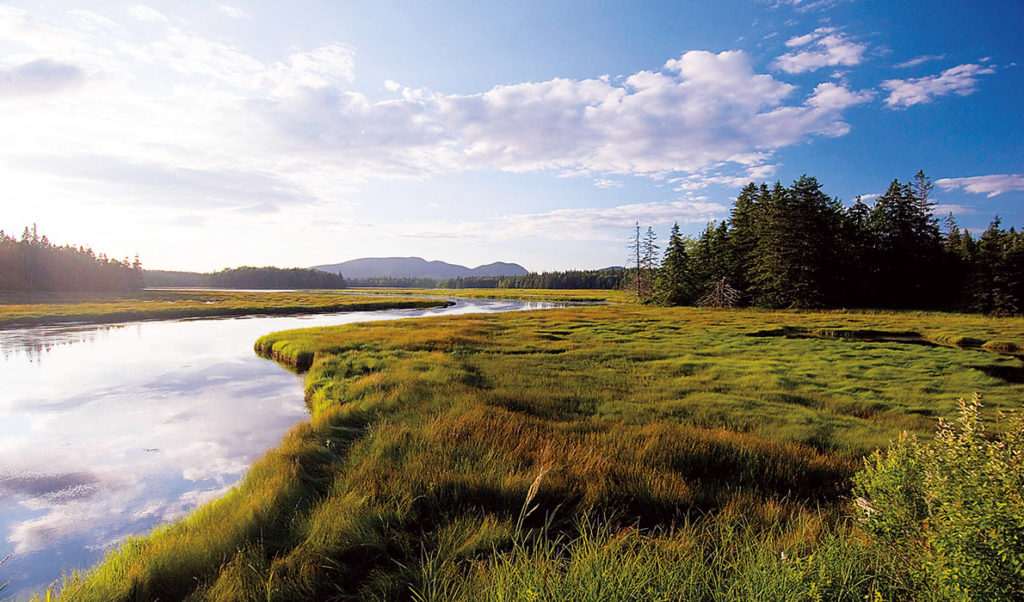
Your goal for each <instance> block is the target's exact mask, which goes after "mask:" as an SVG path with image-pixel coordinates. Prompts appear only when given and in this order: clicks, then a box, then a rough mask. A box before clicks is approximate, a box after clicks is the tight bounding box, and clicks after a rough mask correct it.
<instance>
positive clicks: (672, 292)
mask: <svg viewBox="0 0 1024 602" xmlns="http://www.w3.org/2000/svg"><path fill="white" fill-rule="evenodd" d="M655 297H656V299H657V301H658V302H659V303H661V304H662V305H690V304H692V303H693V302H694V301H695V299H696V289H695V286H694V282H693V274H692V270H691V267H690V257H689V254H688V253H687V252H686V240H685V239H684V238H683V236H682V235H681V234H680V233H679V224H678V223H677V224H674V225H673V226H672V233H671V234H670V235H669V239H668V246H666V247H665V258H664V260H663V261H662V262H661V270H660V271H659V272H658V279H657V282H656V286H655Z"/></svg>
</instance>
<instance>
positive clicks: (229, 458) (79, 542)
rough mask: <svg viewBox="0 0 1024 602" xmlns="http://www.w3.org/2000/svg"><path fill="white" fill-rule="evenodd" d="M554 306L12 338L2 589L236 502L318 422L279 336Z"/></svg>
mask: <svg viewBox="0 0 1024 602" xmlns="http://www.w3.org/2000/svg"><path fill="white" fill-rule="evenodd" d="M551 306H552V305H551V304H539V303H520V302H505V301H460V302H459V303H458V304H457V305H455V306H453V307H448V308H443V309H429V310H385V311H375V312H353V313H345V314H324V315H314V316H285V317H270V316H267V317H245V318H230V319H204V320H179V321H153V322H133V323H128V324H116V325H105V326H50V327H37V328H24V329H12V330H0V559H2V558H3V557H4V556H7V555H8V554H10V553H13V556H12V557H11V558H10V560H8V561H7V563H6V564H4V565H3V566H0V584H2V583H3V582H5V581H8V580H9V581H10V585H9V586H8V588H7V589H6V590H4V592H3V594H2V596H4V597H7V596H10V595H14V596H15V597H17V598H23V597H26V596H27V595H28V594H29V593H31V592H33V591H36V592H37V591H38V590H39V589H40V588H42V587H45V586H46V585H47V584H49V583H51V582H52V581H53V580H55V579H56V578H57V577H58V576H59V575H60V573H61V572H62V571H70V570H72V569H81V568H88V567H89V566H90V565H91V564H93V563H94V562H95V561H97V560H98V559H100V558H101V557H102V556H103V554H104V552H106V551H107V550H109V549H110V548H111V547H112V546H114V545H115V544H117V543H118V542H119V541H121V540H123V539H124V538H125V537H126V536H128V535H131V534H135V533H142V532H145V531H148V530H149V529H151V528H152V527H153V526H154V525H156V524H157V523H160V522H165V521H169V520H173V519H175V518H179V517H181V516H183V515H184V514H186V513H188V512H189V511H190V510H192V509H193V508H195V507H196V506H197V505H198V504H201V503H203V502H205V501H207V500H209V499H211V498H215V497H217V496H219V495H221V494H223V493H224V492H225V491H226V490H227V489H229V488H230V487H231V486H232V485H233V484H234V483H235V482H236V481H237V480H238V479H239V477H241V476H242V474H243V472H244V471H245V469H246V468H247V467H248V466H249V464H250V463H251V462H252V461H253V460H255V459H256V458H258V457H259V456H261V455H262V454H263V453H264V452H265V451H266V450H267V449H268V448H270V447H273V446H274V445H276V444H277V442H278V441H279V440H280V438H281V436H282V435H283V434H284V432H285V431H286V430H287V429H288V428H289V427H290V426H292V425H293V424H295V423H296V422H298V421H300V420H302V419H304V418H306V417H307V416H308V414H307V411H306V407H305V405H304V404H303V400H302V379H301V377H299V376H296V375H294V374H291V373H290V372H287V371H286V370H284V369H282V368H281V367H280V366H278V365H277V364H275V363H274V362H272V361H269V360H264V359H261V358H259V357H258V356H256V355H255V353H253V350H252V346H253V343H254V342H255V341H256V339H257V338H258V337H260V336H261V335H264V334H267V333H269V332H273V331H276V330H284V329H289V328H304V327H310V326H326V325H332V324H347V323H352V322H365V321H370V320H390V319H399V318H411V317H419V316H428V315H446V314H458V313H471V312H494V311H512V310H521V309H539V308H543V307H551Z"/></svg>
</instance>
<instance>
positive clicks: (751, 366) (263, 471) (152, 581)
mask: <svg viewBox="0 0 1024 602" xmlns="http://www.w3.org/2000/svg"><path fill="white" fill-rule="evenodd" d="M787 334H789V335H792V336H786V335H787ZM911 335H913V336H911ZM907 339H914V340H913V341H911V340H907ZM920 341H925V342H928V343H930V344H928V345H925V344H916V343H917V342H920ZM1022 346H1024V319H1021V318H993V317H985V316H978V315H949V314H937V313H925V312H900V313H893V312H801V311H768V310H755V309H746V310H712V309H696V308H668V309H666V308H658V307H649V306H639V305H624V304H614V305H608V306H601V307H586V308H565V309H555V310H546V311H543V312H524V313H512V314H490V315H467V316H457V317H443V318H431V319H425V320H414V321H407V322H404V323H402V324H397V323H369V324H362V325H352V326H343V327H331V328H318V329H306V330H295V331H288V332H282V333H274V334H269V335H267V336H264V337H262V338H260V339H259V341H258V342H257V343H256V349H257V351H258V352H259V353H261V354H264V355H267V356H273V357H275V358H277V359H278V360H279V361H281V362H282V363H285V364H288V365H291V366H293V367H302V368H304V367H306V366H307V365H308V373H307V374H306V385H305V386H306V401H307V405H308V406H309V409H310V412H311V414H312V417H311V419H310V421H309V422H307V423H303V424H301V425H299V426H297V427H295V428H293V429H292V431H290V433H289V434H288V435H287V436H286V437H285V438H284V440H283V441H282V443H281V445H280V446H278V447H277V448H276V449H274V450H272V451H271V452H270V453H268V454H267V455H266V456H265V457H264V458H262V459H261V460H259V461H257V462H256V463H255V464H254V465H253V466H252V467H251V468H250V470H249V472H248V474H247V476H246V478H245V479H244V481H243V482H242V483H241V484H240V485H238V486H237V487H236V488H235V489H233V490H232V491H231V492H230V493H228V494H227V495H226V496H225V497H224V498H222V499H219V500H216V501H214V502H212V503H210V504H208V505H206V506H203V507H201V508H200V509H199V510H198V511H196V512H195V513H193V514H192V515H191V516H189V517H188V518H186V519H185V520H183V521H180V522H178V523H174V524H171V525H167V526H165V527H161V528H159V529H157V530H156V531H155V532H153V533H151V534H149V535H147V536H144V537H139V538H132V539H129V540H128V541H127V542H125V543H124V544H123V545H122V546H121V547H120V548H119V549H117V550H115V551H114V552H112V553H110V554H109V555H108V557H107V559H106V560H105V561H104V562H103V563H101V564H100V565H98V566H97V567H96V568H94V569H93V570H92V571H90V572H88V573H85V574H76V575H72V576H69V577H68V578H67V580H66V581H65V583H64V584H63V590H62V591H63V595H62V597H63V598H64V599H68V600H151V599H161V600H172V599H195V600H199V599H217V600H252V599H261V600H263V599H270V600H306V599H323V600H373V599H379V600H394V599H399V600H401V599H414V600H453V599H455V600H543V599H552V600H553V599H570V600H609V599H616V600H621V599H626V600H649V599H657V600H740V599H743V600H747V599H775V600H784V599H811V600H813V599H828V600H832V599H848V600H864V599H883V600H904V599H918V600H932V599H936V600H939V599H942V600H946V599H950V600H952V599H986V598H985V597H984V596H983V595H982V594H984V591H982V590H978V589H977V587H976V585H977V583H997V584H998V585H999V587H1001V588H1002V589H998V591H996V590H992V591H996V593H997V595H998V596H1002V597H1004V598H1006V599H1012V596H1015V595H1019V594H1020V593H1021V591H1022V590H1021V583H1024V580H1022V579H1021V577H1022V574H1021V570H1020V565H1019V564H1015V563H1019V561H1020V559H1021V558H1022V556H1021V547H1020V545H1018V544H1019V542H1014V541H1011V542H1010V543H1009V544H1008V545H1006V546H1003V548H1002V549H996V550H994V551H993V550H989V549H987V548H986V549H982V552H983V554H981V555H980V556H979V555H978V554H977V553H974V552H977V550H978V549H981V548H984V546H981V548H977V546H975V548H971V549H968V548H970V546H968V547H967V548H963V547H961V548H956V547H955V546H950V545H947V544H948V543H949V539H948V538H947V539H943V538H942V537H937V536H936V537H932V536H930V535H928V533H926V532H925V531H926V530H925V531H920V535H921V537H920V538H919V539H914V538H910V540H912V541H918V540H920V541H921V542H932V543H931V544H929V545H931V547H930V548H929V547H928V545H924V546H923V547H921V548H920V549H918V548H913V547H912V546H910V547H908V546H903V547H902V548H899V547H893V545H892V543H891V539H892V538H891V537H890V539H885V533H884V532H882V531H884V530H876V531H877V532H876V531H872V530H871V529H867V530H866V529H865V528H864V525H865V523H862V522H859V521H858V519H864V518H865V516H864V513H863V512H862V511H858V510H857V507H856V505H855V504H854V502H853V501H852V499H851V487H852V486H853V482H854V480H855V475H857V473H858V471H860V470H862V469H863V468H864V467H865V464H864V459H863V458H864V457H865V456H868V455H870V454H871V453H872V452H873V451H874V450H876V449H878V448H880V447H882V448H884V447H885V446H886V445H888V444H889V443H890V442H892V441H896V440H898V439H899V437H900V433H902V432H904V431H906V432H909V433H911V434H916V435H917V436H919V437H920V443H915V444H916V445H919V446H924V447H927V446H928V445H931V444H929V443H928V441H930V440H931V438H932V435H931V434H932V433H933V432H934V431H935V427H936V421H937V419H938V418H955V417H956V416H957V414H958V409H957V406H956V404H955V400H956V399H957V398H960V397H964V396H965V395H970V393H971V392H973V391H980V392H984V394H985V398H984V404H985V405H984V409H983V410H982V412H981V415H980V416H981V417H983V418H984V419H990V418H992V417H993V416H994V414H995V412H997V411H1002V410H1007V411H1015V410H1018V409H1019V408H1020V401H1021V399H1022V393H1024V385H1022V384H1021V383H1020V381H1019V380H1016V379H1014V378H1012V377H1007V375H1013V374H1016V373H1017V371H1019V370H1020V369H1021V368H1020V362H1021V360H1020V359H1019V355H1018V354H1019V351H1020V348H1021V347H1022ZM972 428H973V427H972ZM965 430H970V429H965ZM1015 433H1016V431H1014V428H1013V427H1012V425H1010V426H1008V425H1007V423H1005V422H997V423H996V427H995V428H993V429H992V430H991V432H990V433H989V434H988V435H987V438H983V439H979V440H980V441H982V442H987V441H990V440H992V441H995V442H996V444H998V445H1003V446H1004V447H1003V449H1010V450H1015V451H1013V453H1016V454H1017V456H1012V454H1011V456H1012V457H1017V460H1016V461H1017V462H1018V464H1017V465H1013V464H1012V462H1011V463H1010V464H1005V463H1004V464H1005V466H1011V467H1015V468H1012V469H1011V470H1010V473H1009V474H1011V475H1019V474H1020V470H1019V468H1020V467H1019V455H1020V453H1019V445H1020V439H1021V436H1020V434H1015ZM1000 437H1003V441H1002V443H1000ZM1015 437H1016V438H1015ZM936 440H937V441H939V442H941V441H947V440H951V438H950V437H948V436H945V435H941V434H940V436H939V437H938V438H937V439H936ZM952 440H955V441H959V439H956V438H955V437H953V438H952ZM915 441H916V440H915ZM965 445H966V444H965ZM972 445H975V447H977V446H978V445H981V443H978V442H977V441H975V442H974V443H972ZM998 445H997V447H998ZM1014 446H1017V447H1014ZM961 447H963V446H961ZM968 447H969V446H968ZM922 449H923V448H922ZM928 449H931V448H928ZM979 449H980V448H979ZM902 453H904V456H910V455H913V454H911V453H910V452H902ZM914 453H916V454H917V455H916V456H914V457H920V458H924V459H927V458H930V457H931V458H935V457H939V455H937V454H936V453H932V452H920V453H918V452H914ZM929 454H931V455H929ZM1011 456H1008V457H1010V458H1011V460H1012V457H1011ZM986 457H987V456H986ZM993 457H995V456H993ZM922 462H923V461H922ZM883 464H884V462H881V461H876V462H875V467H876V469H877V468H878V467H879V466H881V467H882V468H884V466H883ZM919 465H920V466H924V468H920V469H919V471H920V472H921V473H922V474H926V473H928V470H929V469H928V467H927V463H926V462H924V463H923V464H922V463H919ZM944 466H947V467H949V466H952V464H949V463H947V464H945V465H944ZM999 466H1003V468H1002V469H1003V470H1004V473H1003V476H1005V472H1006V469H1005V466H1004V465H999ZM999 466H997V467H996V469H995V470H996V472H997V473H998V470H999ZM1014 470H1016V472H1015V473H1014V472H1013V471H1014ZM932 472H933V473H934V470H933V471H932ZM986 474H988V473H986ZM872 475H874V476H871V477H870V478H867V477H865V478H862V477H856V479H857V483H858V487H860V488H861V489H860V490H859V493H858V495H860V496H862V499H864V500H866V501H865V503H866V504H868V505H869V506H870V507H871V508H873V509H877V508H879V507H881V504H883V502H884V500H885V499H886V498H885V493H884V491H882V490H884V489H885V488H886V487H888V491H896V492H900V491H903V492H904V494H905V493H906V492H907V491H909V490H908V489H907V488H906V487H903V488H902V489H900V487H899V486H898V485H899V484H900V483H903V482H911V488H912V489H913V482H912V480H911V479H903V480H902V481H901V478H903V477H900V476H899V475H895V476H893V474H892V473H886V472H884V470H876V471H875V473H872ZM878 475H881V476H878ZM887 479H888V480H887ZM1013 479H1017V481H1014V480H1013ZM1018 481H1019V476H1013V477H1012V478H1010V479H1009V480H1006V479H1004V481H1000V482H1003V483H1004V485H1006V486H1008V487H1009V489H1008V490H1009V491H1014V489H1013V486H1014V485H1015V484H1019V483H1018ZM985 482H986V483H987V482H988V481H985ZM887 483H888V484H889V485H886V484H887ZM872 487H873V489H872ZM978 487H980V488H984V487H985V485H984V483H982V484H979V485H978ZM938 490H941V487H940V488H939V489H937V491H938ZM915 491H920V489H915ZM987 491H988V492H989V493H990V494H991V495H990V497H991V496H996V497H997V498H998V500H999V503H1000V504H1003V505H1004V507H1005V508H1009V510H1008V511H1006V512H1003V514H1001V515H994V516H995V517H994V518H993V521H995V522H993V523H992V524H993V525H997V526H998V525H1001V526H1002V527H1001V528H1007V523H1006V520H1007V516H1009V517H1010V520H1011V524H1009V532H1010V533H1017V534H1019V532H1020V530H1019V526H1017V527H1015V526H1014V525H1013V524H1012V520H1013V517H1018V518H1019V516H1020V513H1021V512H1022V511H1024V506H1022V505H1021V503H1020V500H1019V494H1018V495H1017V497H1016V498H1014V497H1012V496H1011V497H1007V496H1006V489H998V488H990V489H989V490H987ZM1000 491H1002V493H1001V494H1000V493H999V492H1000ZM1017 491H1019V489H1017ZM879 492H881V493H879ZM947 494H948V492H947ZM901 495H903V494H901ZM998 495H1002V496H1003V497H1001V498H1000V497H998ZM903 497H908V496H907V495H903ZM876 498H877V499H876ZM916 499H924V498H920V497H919V498H916ZM928 499H929V500H932V499H933V498H928ZM943 499H946V500H951V502H950V503H951V504H953V505H954V506H955V501H956V498H955V495H951V494H950V495H946V497H945V498H943ZM871 504H874V506H871ZM1007 504H1008V506H1007ZM858 512H860V514H858ZM954 514H955V513H954ZM972 516H979V515H978V514H977V513H976V514H974V515H972ZM981 516H987V515H985V514H984V508H983V509H982V511H981ZM938 517H939V515H938V514H936V515H935V517H931V519H930V520H931V521H933V526H934V523H937V522H938V521H939V518H938ZM868 518H870V515H869V517H868ZM907 520H908V521H911V523H908V524H911V525H912V526H913V525H914V524H916V525H917V527H920V526H921V524H926V525H927V524H928V521H927V520H925V521H924V523H920V517H919V516H916V515H915V516H910V517H909V518H908V519H907ZM915 520H917V521H919V522H918V523H912V521H915ZM999 521H1002V522H999ZM973 522H975V523H977V524H980V525H982V528H981V529H980V530H979V531H978V532H979V533H980V535H978V537H977V538H976V539H975V540H972V541H975V542H978V541H982V542H983V541H984V537H982V536H983V535H985V534H986V533H991V531H985V529H987V528H988V527H987V526H986V525H988V524H989V523H986V522H985V521H980V520H977V521H973ZM961 524H962V523H961ZM869 526H871V525H869ZM938 526H939V527H941V525H938ZM900 529H901V527H899V526H897V527H895V530H890V533H893V532H894V533H903V532H905V530H904V531H901V530H900ZM1014 529H1016V531H1014ZM929 537H931V539H929ZM903 539H908V538H907V537H903ZM936 542H938V543H939V544H941V545H947V547H946V548H943V549H948V550H951V552H950V556H949V558H950V559H955V560H956V561H957V562H959V563H962V567H961V568H962V570H960V569H958V568H957V567H956V566H950V564H949V563H948V562H946V563H943V562H938V561H937V560H936V557H935V555H934V554H933V553H932V555H931V556H929V555H928V553H925V552H922V550H926V551H927V550H932V551H934V550H935V545H936ZM1014 546H1016V547H1014ZM964 549H966V550H967V552H966V553H962V552H963V551H964ZM972 550H973V552H972ZM990 552H991V554H990ZM929 553H931V552H929ZM972 554H974V555H972ZM986 554H988V556H986ZM978 558H984V560H985V561H986V562H993V561H994V564H992V565H991V566H994V567H995V568H996V571H995V573H993V574H995V575H997V576H998V577H999V578H1000V579H1002V580H1001V581H1000V580H998V579H996V580H995V581H993V579H992V578H987V577H986V574H984V572H983V571H982V572H978V571H977V570H975V569H977V568H978V566H979V564H978ZM939 560H941V558H940V559H939ZM982 564H984V563H982ZM972 571H973V572H972ZM1015 571H1016V572H1015ZM936 575H939V576H943V575H944V576H945V578H946V580H945V581H942V582H941V584H942V587H934V583H936V581H935V576H936ZM950 575H952V577H950ZM958 575H961V576H966V577H963V578H962V579H961V578H960V577H958ZM968 577H970V578H969V579H968ZM989 577H991V575H989ZM965 584H966V585H965ZM972 587H974V589H971V588H972ZM1015 588H1016V589H1015ZM979 592H981V594H979ZM1007 592H1009V594H1008V593H1007ZM990 593H991V592H990Z"/></svg>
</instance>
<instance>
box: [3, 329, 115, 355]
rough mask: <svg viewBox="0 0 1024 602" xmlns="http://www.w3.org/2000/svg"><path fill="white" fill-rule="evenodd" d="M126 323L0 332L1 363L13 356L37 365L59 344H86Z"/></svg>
mask: <svg viewBox="0 0 1024 602" xmlns="http://www.w3.org/2000/svg"><path fill="white" fill-rule="evenodd" d="M125 327H126V325H125V324H104V325H102V326H64V327H60V326H49V327H37V328H25V329H22V330H6V331H3V330H0V355H2V356H3V359H4V361H8V360H11V359H14V358H13V357H12V356H17V355H24V356H25V358H26V359H28V361H30V362H37V361H39V360H41V359H42V358H43V356H44V355H45V354H47V353H49V352H50V351H51V350H53V349H54V348H55V347H58V346H60V345H74V344H75V343H88V342H90V341H94V340H96V338H98V337H101V336H103V335H104V334H105V333H107V332H108V331H111V330H114V329H120V328H125Z"/></svg>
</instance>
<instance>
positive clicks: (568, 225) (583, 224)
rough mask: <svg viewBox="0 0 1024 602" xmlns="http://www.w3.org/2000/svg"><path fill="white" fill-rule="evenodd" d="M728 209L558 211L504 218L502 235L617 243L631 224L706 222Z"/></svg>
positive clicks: (702, 205)
mask: <svg viewBox="0 0 1024 602" xmlns="http://www.w3.org/2000/svg"><path fill="white" fill-rule="evenodd" d="M728 211H729V209H728V207H726V206H725V205H722V204H719V203H712V202H708V201H707V200H706V199H704V198H703V197H700V198H699V199H695V200H685V201H671V202H653V203H634V204H629V205H619V206H617V207H608V208H603V209H598V208H584V209H558V210H556V211H548V212H546V213H533V214H523V215H512V216H509V217H508V218H506V224H507V225H506V227H505V228H504V229H503V234H504V235H505V236H513V237H536V238H561V239H567V240H620V239H621V238H622V233H623V232H628V231H629V229H630V228H631V227H632V225H633V223H634V222H637V221H639V222H640V223H642V224H665V223H671V222H679V223H681V224H692V223H705V222H708V221H711V220H713V219H715V218H717V217H721V216H723V215H725V214H727V213H728Z"/></svg>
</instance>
